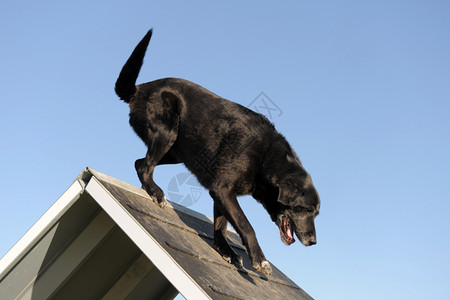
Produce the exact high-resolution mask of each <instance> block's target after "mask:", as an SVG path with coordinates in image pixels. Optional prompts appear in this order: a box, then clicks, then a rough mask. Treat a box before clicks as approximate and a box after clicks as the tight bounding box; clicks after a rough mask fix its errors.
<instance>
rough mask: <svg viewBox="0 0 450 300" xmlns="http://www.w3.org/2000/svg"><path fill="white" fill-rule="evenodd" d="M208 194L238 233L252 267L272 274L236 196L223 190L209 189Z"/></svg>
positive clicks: (266, 273) (268, 274)
mask: <svg viewBox="0 0 450 300" xmlns="http://www.w3.org/2000/svg"><path fill="white" fill-rule="evenodd" d="M210 195H211V197H213V199H214V203H215V204H217V206H218V207H217V208H218V209H219V210H220V212H222V213H223V215H224V216H225V217H226V218H227V220H228V221H229V222H230V223H231V225H233V227H234V229H236V231H237V232H238V233H239V235H240V237H241V239H242V242H243V243H244V245H245V247H246V248H247V251H248V255H249V257H250V260H251V262H252V266H253V268H254V269H255V270H257V271H258V272H261V273H263V274H265V275H267V276H270V275H272V267H271V266H270V263H269V262H268V261H267V260H266V258H265V257H264V253H263V252H262V250H261V247H260V246H259V244H258V240H257V239H256V234H255V231H254V230H253V227H252V226H251V225H250V222H249V221H248V219H247V217H246V216H245V214H244V212H243V211H242V208H241V207H240V205H239V203H238V201H237V199H236V197H235V196H232V195H231V193H229V192H228V191H223V190H222V191H219V192H214V191H210ZM225 242H226V241H225Z"/></svg>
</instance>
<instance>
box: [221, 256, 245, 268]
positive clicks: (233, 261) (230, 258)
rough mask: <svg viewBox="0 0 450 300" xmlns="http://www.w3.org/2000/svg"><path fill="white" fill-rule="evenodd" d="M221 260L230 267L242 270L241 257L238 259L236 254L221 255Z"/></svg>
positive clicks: (242, 262)
mask: <svg viewBox="0 0 450 300" xmlns="http://www.w3.org/2000/svg"><path fill="white" fill-rule="evenodd" d="M222 258H223V259H224V260H225V261H226V262H227V263H229V264H231V265H234V266H235V267H236V268H238V269H243V268H244V261H243V259H242V257H240V256H239V255H237V254H234V255H227V254H223V255H222Z"/></svg>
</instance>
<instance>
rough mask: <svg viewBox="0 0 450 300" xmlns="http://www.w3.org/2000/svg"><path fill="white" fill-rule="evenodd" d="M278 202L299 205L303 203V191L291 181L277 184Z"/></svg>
mask: <svg viewBox="0 0 450 300" xmlns="http://www.w3.org/2000/svg"><path fill="white" fill-rule="evenodd" d="M278 190H279V191H278V202H280V203H281V204H283V205H286V206H300V205H302V204H304V203H303V202H304V197H305V191H304V190H302V189H301V188H298V187H297V186H295V185H294V184H292V183H289V182H288V183H284V184H279V185H278Z"/></svg>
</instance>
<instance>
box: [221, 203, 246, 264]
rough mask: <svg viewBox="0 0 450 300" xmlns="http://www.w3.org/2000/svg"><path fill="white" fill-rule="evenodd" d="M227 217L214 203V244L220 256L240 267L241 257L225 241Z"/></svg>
mask: <svg viewBox="0 0 450 300" xmlns="http://www.w3.org/2000/svg"><path fill="white" fill-rule="evenodd" d="M227 223H228V221H227V219H226V218H225V216H224V215H223V214H222V212H221V211H220V210H219V207H218V206H217V204H215V203H214V244H215V245H216V247H217V251H218V252H219V254H220V255H222V258H223V259H224V260H225V261H226V262H228V263H229V264H233V265H235V266H236V267H237V268H242V266H243V262H242V257H240V256H239V255H237V254H236V252H234V251H233V249H232V248H231V247H230V244H228V242H227Z"/></svg>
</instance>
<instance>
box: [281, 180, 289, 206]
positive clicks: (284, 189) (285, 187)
mask: <svg viewBox="0 0 450 300" xmlns="http://www.w3.org/2000/svg"><path fill="white" fill-rule="evenodd" d="M291 196H292V193H291V189H290V188H289V184H279V185H278V202H280V203H281V204H283V205H286V206H289V203H290V198H291Z"/></svg>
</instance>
